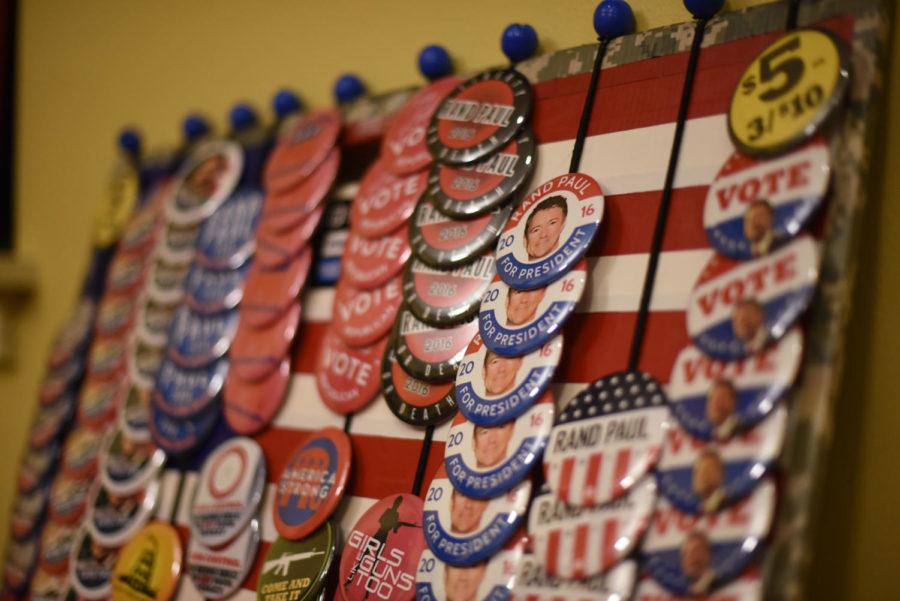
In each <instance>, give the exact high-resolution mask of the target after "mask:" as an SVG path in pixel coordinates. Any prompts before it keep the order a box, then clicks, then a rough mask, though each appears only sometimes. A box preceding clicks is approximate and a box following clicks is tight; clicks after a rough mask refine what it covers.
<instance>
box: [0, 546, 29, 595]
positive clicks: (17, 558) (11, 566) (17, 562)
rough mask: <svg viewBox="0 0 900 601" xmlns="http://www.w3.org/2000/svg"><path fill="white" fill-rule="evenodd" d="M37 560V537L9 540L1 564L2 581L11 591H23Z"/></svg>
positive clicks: (17, 592)
mask: <svg viewBox="0 0 900 601" xmlns="http://www.w3.org/2000/svg"><path fill="white" fill-rule="evenodd" d="M37 561H38V538H37V537H36V536H33V537H31V538H29V539H27V540H23V541H15V540H13V541H10V543H9V546H8V547H7V549H6V563H5V565H4V566H3V581H4V584H5V585H6V587H8V588H9V589H10V590H11V591H12V592H13V593H16V594H19V593H23V592H25V590H26V589H27V588H28V584H29V581H30V580H31V576H32V574H33V573H34V568H35V566H36V565H37Z"/></svg>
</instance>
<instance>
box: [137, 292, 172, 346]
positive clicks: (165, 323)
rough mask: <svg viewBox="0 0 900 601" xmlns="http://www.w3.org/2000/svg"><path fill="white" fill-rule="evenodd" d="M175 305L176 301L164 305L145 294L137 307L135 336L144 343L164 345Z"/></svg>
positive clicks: (167, 338) (167, 339) (166, 341)
mask: <svg viewBox="0 0 900 601" xmlns="http://www.w3.org/2000/svg"><path fill="white" fill-rule="evenodd" d="M177 307H178V305H177V303H176V304H172V305H166V304H162V303H159V302H157V301H155V300H153V298H151V297H150V296H149V295H148V296H146V297H145V298H144V301H143V302H142V303H141V305H140V308H139V309H138V315H137V322H136V326H135V337H136V338H137V339H138V340H139V341H141V342H142V343H144V344H146V345H149V346H155V347H160V348H162V347H165V346H166V344H167V343H168V342H169V328H170V327H172V318H173V317H174V315H175V309H176V308H177Z"/></svg>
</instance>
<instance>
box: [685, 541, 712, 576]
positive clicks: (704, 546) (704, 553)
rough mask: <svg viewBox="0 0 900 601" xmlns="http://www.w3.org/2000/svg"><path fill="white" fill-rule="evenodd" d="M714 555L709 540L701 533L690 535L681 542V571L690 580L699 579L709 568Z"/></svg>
mask: <svg viewBox="0 0 900 601" xmlns="http://www.w3.org/2000/svg"><path fill="white" fill-rule="evenodd" d="M711 561H712V555H711V553H710V549H709V542H708V541H707V540H706V537H705V536H703V535H702V534H700V533H696V532H695V533H692V534H690V535H688V537H687V538H686V539H685V541H684V542H683V543H682V544H681V571H682V573H683V574H684V575H685V576H686V577H687V578H688V580H690V581H691V582H695V581H697V580H699V579H700V578H701V577H702V576H703V574H704V573H706V571H707V570H708V569H709V565H710V562H711Z"/></svg>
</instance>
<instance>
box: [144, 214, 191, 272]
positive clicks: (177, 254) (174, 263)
mask: <svg viewBox="0 0 900 601" xmlns="http://www.w3.org/2000/svg"><path fill="white" fill-rule="evenodd" d="M198 231H199V228H198V227H197V226H196V225H186V226H179V225H176V224H174V223H167V224H166V229H164V230H163V234H162V236H161V237H160V239H159V241H158V242H157V243H156V251H155V255H156V261H157V262H160V261H163V262H165V263H166V264H167V265H169V266H171V268H173V269H174V268H181V269H183V270H187V267H188V265H189V264H190V263H191V261H192V260H193V259H194V247H195V245H196V243H197V234H198Z"/></svg>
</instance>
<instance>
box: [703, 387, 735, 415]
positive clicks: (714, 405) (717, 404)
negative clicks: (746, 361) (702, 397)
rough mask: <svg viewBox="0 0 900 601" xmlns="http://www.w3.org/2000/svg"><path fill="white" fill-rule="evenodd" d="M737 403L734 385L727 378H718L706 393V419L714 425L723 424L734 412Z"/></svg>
mask: <svg viewBox="0 0 900 601" xmlns="http://www.w3.org/2000/svg"><path fill="white" fill-rule="evenodd" d="M736 405H737V398H736V393H735V391H734V386H732V385H731V383H730V382H727V381H725V380H717V381H716V382H714V383H713V385H712V386H711V387H710V389H709V394H707V395H706V419H708V420H709V422H710V423H711V424H712V425H714V426H721V425H722V424H723V423H724V422H725V420H727V419H728V418H729V417H731V416H732V415H733V414H734V410H735V407H736Z"/></svg>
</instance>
